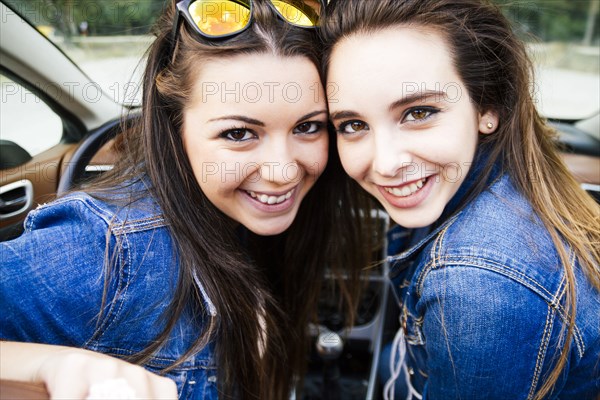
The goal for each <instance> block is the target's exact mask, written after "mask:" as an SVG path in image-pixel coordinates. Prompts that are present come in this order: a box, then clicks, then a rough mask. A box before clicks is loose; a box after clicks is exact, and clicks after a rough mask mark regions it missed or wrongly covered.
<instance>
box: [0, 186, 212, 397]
mask: <svg viewBox="0 0 600 400" xmlns="http://www.w3.org/2000/svg"><path fill="white" fill-rule="evenodd" d="M115 196H116V195H115ZM111 203H112V202H111ZM25 225H26V230H25V233H24V234H23V235H22V236H21V237H19V238H18V239H15V240H13V241H10V242H4V243H0V260H1V262H2V266H1V276H0V307H1V310H2V312H1V314H0V338H2V339H6V340H15V341H27V342H37V343H50V344H60V345H67V346H75V347H82V348H86V349H89V350H94V351H99V352H102V353H110V354H112V355H117V356H126V355H130V354H133V353H134V352H137V351H139V350H142V349H143V348H145V347H146V346H147V345H148V344H149V343H150V342H151V341H152V340H154V339H155V338H156V337H157V335H158V334H159V333H160V332H161V330H162V328H163V326H164V325H163V323H164V321H163V320H162V319H161V318H160V317H161V314H162V313H163V311H164V310H165V308H166V307H167V305H168V304H169V301H170V299H171V298H172V297H173V293H174V288H175V285H176V282H177V274H178V264H177V258H176V257H175V250H174V248H173V243H172V240H171V236H170V234H169V231H168V229H167V227H166V226H165V222H164V220H163V218H162V216H161V212H160V209H159V207H158V206H157V205H156V203H154V202H153V201H152V198H151V197H150V196H146V197H144V198H143V199H142V200H140V201H137V202H136V203H134V205H132V206H129V207H126V208H124V209H120V208H119V207H117V206H114V205H112V204H109V203H107V202H104V201H100V200H98V199H95V198H93V197H91V196H89V195H88V194H86V193H81V192H78V193H73V194H70V195H68V196H66V197H64V198H61V199H59V200H57V201H54V202H52V203H50V204H47V205H42V206H40V207H38V208H37V209H36V210H35V211H33V212H31V213H30V214H29V216H28V217H27V220H26V222H25ZM107 248H108V253H107ZM106 259H108V260H114V263H112V265H114V267H113V272H112V277H113V278H112V279H111V280H110V281H109V284H108V287H107V293H106V300H107V301H106V306H105V307H104V309H103V310H101V304H102V296H103V291H104V277H105V273H106V269H105V260H106ZM198 283H199V282H198ZM200 289H201V291H202V292H203V288H202V287H200ZM203 294H204V295H205V293H203ZM205 302H206V306H207V309H209V310H212V312H214V307H213V306H212V303H211V302H210V299H208V298H207V297H206V296H205ZM100 311H102V312H101V313H100ZM201 330H202V326H198V323H194V322H193V320H192V318H191V316H189V315H186V316H184V317H182V318H181V319H180V320H179V321H178V323H177V325H176V327H175V328H174V329H173V331H172V333H171V336H170V339H169V340H168V342H167V344H166V345H165V346H163V348H161V349H160V350H159V351H158V352H157V353H156V354H154V355H153V356H152V358H151V359H150V360H149V361H148V362H146V363H145V365H144V367H145V368H147V369H148V370H150V371H153V372H156V371H159V370H160V369H162V368H164V367H167V366H169V365H170V364H171V363H173V362H174V361H175V360H177V359H178V358H179V357H180V356H181V355H183V354H184V353H185V351H186V350H187V349H188V348H189V347H190V345H191V344H192V343H193V341H194V339H196V338H197V336H198V335H199V332H201ZM167 376H168V377H169V378H171V379H173V380H174V381H175V382H176V383H177V388H178V391H179V398H180V399H207V400H212V399H216V398H217V387H216V368H215V363H214V359H213V346H212V344H211V345H208V346H207V347H205V348H204V349H203V350H202V351H201V352H200V353H198V354H195V355H194V356H192V357H191V358H189V359H187V360H186V361H185V362H184V363H183V364H181V365H180V366H179V367H177V368H176V369H175V370H173V371H172V372H170V373H168V374H167Z"/></svg>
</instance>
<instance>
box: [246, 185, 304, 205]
mask: <svg viewBox="0 0 600 400" xmlns="http://www.w3.org/2000/svg"><path fill="white" fill-rule="evenodd" d="M246 193H248V194H249V195H250V196H252V198H254V199H256V200H258V201H260V202H261V203H263V204H269V205H272V204H280V203H283V202H284V201H286V200H287V199H289V198H290V197H292V194H293V193H294V189H292V190H290V191H289V192H287V193H286V194H282V195H281V196H269V195H268V194H260V193H259V194H256V192H253V191H251V190H246Z"/></svg>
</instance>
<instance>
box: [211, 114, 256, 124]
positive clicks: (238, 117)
mask: <svg viewBox="0 0 600 400" xmlns="http://www.w3.org/2000/svg"><path fill="white" fill-rule="evenodd" d="M227 120H235V121H242V122H245V123H247V124H252V125H258V126H265V123H264V122H262V121H259V120H257V119H254V118H248V117H244V116H243V115H224V116H222V117H219V118H211V119H209V120H208V122H215V121H227Z"/></svg>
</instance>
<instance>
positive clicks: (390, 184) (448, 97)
mask: <svg viewBox="0 0 600 400" xmlns="http://www.w3.org/2000/svg"><path fill="white" fill-rule="evenodd" d="M327 87H328V88H329V89H330V90H329V93H328V100H329V109H330V113H331V118H332V121H333V123H334V125H335V128H336V130H337V132H338V134H337V135H338V136H337V137H338V151H339V153H340V158H341V161H342V164H343V166H344V169H345V170H346V172H347V173H348V174H349V175H350V176H351V177H352V178H354V179H355V180H356V181H357V182H358V183H359V184H360V185H361V186H362V187H363V188H364V189H365V190H367V191H368V192H369V193H371V194H372V195H373V196H375V197H376V198H377V199H378V200H379V201H380V202H381V204H382V205H383V206H384V207H385V209H386V210H387V212H388V213H389V214H390V216H391V218H392V219H393V220H394V221H396V222H397V223H398V224H400V225H402V226H405V227H410V228H414V227H423V226H427V225H429V224H431V223H433V222H435V221H436V220H437V219H438V218H439V217H440V215H441V214H442V211H443V210H444V207H445V206H446V204H447V203H448V202H449V201H450V199H451V198H452V196H454V194H455V193H456V191H457V190H458V188H459V186H460V185H461V183H462V182H463V181H464V179H465V176H466V174H467V172H468V170H469V168H470V166H471V162H472V161H473V158H474V155H475V149H476V146H477V140H478V134H479V132H481V133H491V131H492V130H493V129H495V127H496V126H497V119H496V117H495V115H492V114H491V113H486V114H484V115H479V114H478V112H477V109H476V107H475V106H474V104H473V103H471V101H470V99H469V96H468V93H467V89H466V87H465V86H464V84H463V83H462V82H461V80H460V78H459V77H458V75H457V72H456V70H455V68H454V65H453V63H452V59H451V57H450V53H449V50H448V47H447V46H446V44H445V42H444V40H443V39H442V36H441V35H439V34H437V33H435V32H434V31H433V30H428V29H424V28H419V27H414V26H412V27H393V28H388V29H385V30H382V31H379V32H376V33H372V34H355V35H352V36H350V37H348V38H345V39H343V40H341V41H340V42H339V43H338V44H336V46H335V47H334V50H333V53H332V55H331V63H330V66H329V78H328V86H327ZM488 122H491V123H492V124H493V128H491V129H490V128H488V126H487V124H488Z"/></svg>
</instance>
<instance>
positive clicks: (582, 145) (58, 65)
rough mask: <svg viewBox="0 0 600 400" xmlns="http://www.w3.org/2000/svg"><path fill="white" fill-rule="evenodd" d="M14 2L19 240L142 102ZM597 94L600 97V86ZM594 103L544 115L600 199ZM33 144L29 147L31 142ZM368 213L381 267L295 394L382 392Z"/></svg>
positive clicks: (5, 178) (2, 133) (14, 213)
mask: <svg viewBox="0 0 600 400" xmlns="http://www.w3.org/2000/svg"><path fill="white" fill-rule="evenodd" d="M15 3H17V2H15V1H12V2H8V1H3V2H2V3H0V17H1V21H2V23H1V31H0V84H1V91H0V94H1V96H2V109H1V116H0V120H1V121H2V125H1V130H0V241H5V240H10V239H13V238H15V237H18V236H19V235H20V234H21V233H22V232H23V221H24V219H25V217H26V215H27V213H28V212H29V211H31V210H32V209H34V208H35V207H36V206H37V205H39V204H43V203H47V202H49V201H51V200H53V199H54V198H56V196H57V195H60V194H62V193H65V192H66V191H68V190H69V189H71V188H73V187H74V185H76V184H77V183H80V182H82V181H84V180H87V179H91V178H93V177H95V176H97V175H98V174H101V173H102V172H104V171H107V170H109V169H110V168H111V166H112V164H113V163H114V161H115V155H114V154H113V153H112V152H111V146H112V144H113V141H114V138H115V137H116V136H117V135H118V134H119V133H120V132H122V130H123V127H124V126H126V121H128V120H129V121H132V120H133V119H135V118H136V107H135V105H132V104H127V103H125V102H123V101H120V100H119V99H116V98H115V97H114V96H111V95H110V93H108V92H107V91H106V90H105V89H101V88H100V87H99V85H98V83H97V82H96V81H94V80H93V79H92V78H91V77H90V75H88V73H86V71H85V70H84V69H83V68H82V67H81V66H79V65H78V64H77V63H75V62H74V61H73V60H72V58H71V57H69V56H67V54H66V53H65V52H64V51H63V49H61V47H60V46H58V45H57V44H56V43H54V42H53V41H52V40H51V39H50V38H49V37H48V34H47V33H46V34H44V33H43V29H42V28H40V27H39V26H36V24H34V23H32V22H31V21H29V19H28V18H25V17H24V16H23V15H21V14H23V10H19V9H18V7H16V6H15ZM596 62H597V58H596ZM596 78H597V76H596ZM597 82H598V81H597V80H596V85H598V83H597ZM594 90H596V92H595V95H597V90H598V88H597V87H596V89H594ZM11 101H13V102H14V103H18V104H17V106H14V107H13V105H12V103H11ZM593 107H595V112H591V113H589V114H588V115H585V116H584V117H581V116H578V117H577V118H575V119H573V118H570V117H569V116H564V115H563V116H558V117H553V116H552V115H547V118H548V121H549V122H550V123H551V124H552V125H553V126H554V128H556V130H557V132H558V136H557V141H558V142H559V145H560V146H561V148H562V151H563V156H564V160H565V162H566V163H567V165H568V166H569V168H570V169H571V171H572V172H573V174H574V176H575V177H576V178H577V179H578V181H579V182H580V183H581V185H582V187H583V188H584V189H586V190H587V191H588V192H589V193H590V194H591V195H592V196H594V197H595V199H596V200H597V201H598V202H600V110H599V108H598V102H597V101H596V103H595V105H593ZM38 111H39V113H40V114H38ZM41 114H43V115H47V116H48V117H41V116H39V115H41ZM11 119H12V120H13V121H16V122H14V123H11V122H9V120H11ZM19 137H21V138H22V139H23V141H21V140H17V139H16V138H19ZM48 138H49V139H48ZM27 141H29V142H30V146H29V147H27V146H25V145H24V143H26V142H27ZM36 146H37V147H36ZM371 213H372V216H373V217H374V218H375V219H376V221H377V224H376V227H375V231H374V232H373V235H374V236H375V237H376V238H378V240H376V242H378V243H379V247H378V248H377V250H376V251H375V252H374V256H373V258H374V259H373V262H374V265H375V267H372V268H370V269H369V271H368V274H367V276H366V278H365V280H366V281H365V287H364V290H363V294H362V298H361V301H360V303H359V308H358V314H357V318H356V323H355V325H354V326H353V327H352V328H349V329H344V321H345V316H344V315H343V314H342V313H340V312H339V310H338V307H337V298H336V296H335V293H332V292H331V291H327V290H326V291H324V294H323V298H322V299H321V302H320V306H319V324H317V325H314V326H311V327H309V328H310V329H311V332H312V335H313V337H314V349H313V352H312V354H311V359H310V360H311V361H310V366H309V372H308V375H307V377H306V380H305V383H304V390H303V391H301V394H300V392H299V393H298V395H297V397H296V398H297V399H306V400H318V399H348V400H353V399H357V400H358V399H375V398H381V391H382V386H383V383H382V382H379V380H378V377H377V367H378V364H379V354H380V352H381V350H382V347H383V346H384V344H385V343H388V342H390V341H391V340H392V338H393V335H394V333H395V331H396V329H397V328H398V320H397V316H398V310H397V305H396V302H395V300H394V298H393V295H392V293H391V291H390V287H389V284H388V281H387V278H386V276H387V272H388V269H389V265H388V264H387V263H386V262H385V256H386V248H387V244H386V232H387V231H388V229H389V228H390V224H391V222H390V219H389V217H388V216H387V214H386V213H385V212H384V211H382V210H372V211H371Z"/></svg>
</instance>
